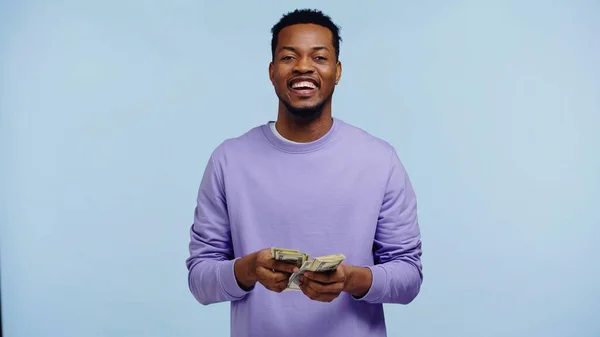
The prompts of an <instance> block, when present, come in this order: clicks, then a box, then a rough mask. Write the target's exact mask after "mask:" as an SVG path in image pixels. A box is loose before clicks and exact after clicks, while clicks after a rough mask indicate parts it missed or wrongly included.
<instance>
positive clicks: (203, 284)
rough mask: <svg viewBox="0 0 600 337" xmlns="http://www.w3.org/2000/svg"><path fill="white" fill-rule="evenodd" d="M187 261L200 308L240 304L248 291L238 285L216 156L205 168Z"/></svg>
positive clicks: (191, 230)
mask: <svg viewBox="0 0 600 337" xmlns="http://www.w3.org/2000/svg"><path fill="white" fill-rule="evenodd" d="M189 252H190V256H189V257H188V258H187V260H186V266H187V269H188V285H189V288H190V291H191V292H192V294H193V295H194V297H195V298H196V299H197V300H198V302H200V303H201V304H204V305H208V304H212V303H217V302H224V301H235V300H240V299H242V298H244V297H245V296H246V294H247V293H248V291H245V290H243V289H242V288H240V286H239V285H238V283H237V280H236V278H235V273H234V269H233V264H234V261H235V259H234V258H233V256H234V254H233V247H232V243H231V235H230V228H229V217H228V213H227V202H226V198H225V193H224V189H223V184H222V178H221V173H220V170H219V166H218V165H216V164H215V160H214V155H213V156H211V157H210V160H209V161H208V164H207V166H206V169H205V172H204V175H203V177H202V181H201V183H200V188H199V191H198V199H197V205H196V208H195V213H194V223H193V224H192V226H191V229H190V243H189Z"/></svg>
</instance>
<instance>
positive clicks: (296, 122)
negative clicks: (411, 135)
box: [275, 104, 333, 143]
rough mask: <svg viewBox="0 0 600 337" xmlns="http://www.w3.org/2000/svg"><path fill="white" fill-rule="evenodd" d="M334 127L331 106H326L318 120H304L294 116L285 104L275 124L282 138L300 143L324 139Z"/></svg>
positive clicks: (281, 105) (280, 108) (280, 109)
mask: <svg viewBox="0 0 600 337" xmlns="http://www.w3.org/2000/svg"><path fill="white" fill-rule="evenodd" d="M332 125H333V119H332V117H331V108H330V106H324V107H323V111H322V112H321V114H319V116H318V117H317V118H315V119H311V120H303V119H301V118H298V117H296V116H294V115H292V114H291V113H290V112H289V111H288V110H287V108H286V107H285V106H284V105H283V104H280V106H279V111H278V113H277V122H276V123H275V127H276V128H277V132H279V134H281V136H283V137H284V138H286V139H289V140H291V141H293V142H298V143H308V142H312V141H315V140H317V139H319V138H321V137H323V136H324V135H325V134H326V133H327V132H329V130H330V129H331V126H332Z"/></svg>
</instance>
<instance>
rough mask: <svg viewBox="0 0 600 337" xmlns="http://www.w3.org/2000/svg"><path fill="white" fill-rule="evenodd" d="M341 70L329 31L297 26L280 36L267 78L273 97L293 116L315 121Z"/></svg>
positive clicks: (320, 27)
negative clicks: (269, 80)
mask: <svg viewBox="0 0 600 337" xmlns="http://www.w3.org/2000/svg"><path fill="white" fill-rule="evenodd" d="M341 70H342V68H341V64H340V62H338V61H337V60H336V58H335V49H334V46H333V40H332V33H331V31H329V29H327V28H325V27H322V26H319V25H314V24H297V25H292V26H288V27H286V28H284V29H282V30H281V32H280V33H279V38H278V43H277V48H276V50H275V56H274V59H273V62H272V63H271V64H270V65H269V76H270V78H271V82H272V83H273V86H274V87H275V93H276V94H277V96H278V97H279V99H280V100H281V102H282V103H283V104H284V105H285V106H286V107H287V109H288V110H289V111H290V112H291V113H292V114H293V115H295V116H297V117H301V118H314V117H316V116H318V115H319V114H320V113H321V111H322V108H323V105H324V104H326V103H327V102H328V101H329V100H330V99H331V96H332V95H333V91H334V89H335V86H336V84H337V83H338V81H339V79H340V76H341Z"/></svg>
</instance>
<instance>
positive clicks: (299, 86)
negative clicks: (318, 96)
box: [292, 81, 316, 89]
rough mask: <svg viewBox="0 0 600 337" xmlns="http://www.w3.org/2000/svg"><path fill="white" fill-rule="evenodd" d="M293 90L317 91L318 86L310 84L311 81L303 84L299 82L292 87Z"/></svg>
mask: <svg viewBox="0 0 600 337" xmlns="http://www.w3.org/2000/svg"><path fill="white" fill-rule="evenodd" d="M292 88H294V89H297V88H311V89H315V88H316V86H315V84H314V83H312V82H310V81H303V82H297V83H294V84H293V85H292Z"/></svg>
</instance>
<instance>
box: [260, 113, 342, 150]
mask: <svg viewBox="0 0 600 337" xmlns="http://www.w3.org/2000/svg"><path fill="white" fill-rule="evenodd" d="M271 122H273V121H269V122H267V123H265V124H263V125H262V126H261V129H262V132H263V134H264V135H265V137H266V138H267V140H268V141H269V142H270V143H271V144H272V145H273V146H275V147H276V148H277V149H278V150H281V151H284V152H289V153H307V152H312V151H316V150H318V149H320V148H322V147H323V146H325V145H327V144H328V143H329V142H330V141H331V140H332V139H333V137H334V136H335V134H336V133H337V132H338V129H339V126H340V124H341V121H340V120H338V119H336V118H333V124H332V125H331V128H330V129H329V131H327V133H326V134H324V135H323V136H322V137H321V138H319V139H317V140H314V141H312V142H308V143H300V144H297V143H290V142H286V141H285V140H283V139H280V138H279V137H277V135H275V134H274V133H273V130H271V127H270V126H269V123H271Z"/></svg>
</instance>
